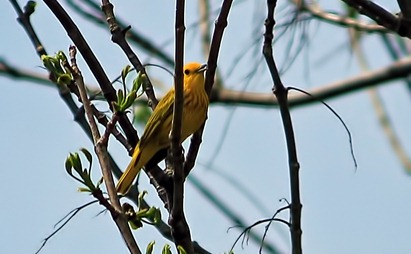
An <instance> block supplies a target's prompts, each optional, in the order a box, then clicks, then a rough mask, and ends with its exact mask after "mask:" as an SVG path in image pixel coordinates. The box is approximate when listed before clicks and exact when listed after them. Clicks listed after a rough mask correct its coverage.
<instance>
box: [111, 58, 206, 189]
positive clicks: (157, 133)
mask: <svg viewBox="0 0 411 254" xmlns="http://www.w3.org/2000/svg"><path fill="white" fill-rule="evenodd" d="M205 70H206V65H201V64H199V63H189V64H186V65H185V66H184V69H183V72H184V107H183V121H182V130H181V142H183V141H184V140H185V139H186V138H187V137H188V136H190V135H191V134H193V133H194V132H196V131H197V130H198V129H199V128H200V127H201V125H202V124H203V123H204V121H205V120H206V118H207V109H208V103H209V100H208V96H207V93H206V91H205V88H204V71H205ZM173 104H174V88H171V89H170V91H169V92H167V94H166V95H165V96H164V97H163V98H162V99H161V100H160V102H159V103H158V105H157V107H156V108H155V110H154V111H153V114H152V115H151V116H150V118H149V120H148V122H147V124H146V127H145V129H144V133H143V135H142V136H141V139H140V141H139V142H138V143H137V145H136V147H135V149H134V153H133V157H132V159H131V162H130V164H129V165H128V166H127V168H126V170H125V171H124V173H123V175H122V176H121V177H120V180H119V181H118V183H117V187H116V188H117V192H118V193H121V194H126V193H127V192H128V191H129V189H130V187H131V185H132V183H133V181H134V179H135V178H136V176H137V174H138V172H140V170H141V168H143V167H144V166H145V165H146V164H147V163H148V162H149V161H150V159H151V158H153V156H154V155H155V154H156V153H157V152H159V151H160V150H162V149H164V148H167V147H168V146H169V145H170V140H169V134H170V131H171V122H172V118H173Z"/></svg>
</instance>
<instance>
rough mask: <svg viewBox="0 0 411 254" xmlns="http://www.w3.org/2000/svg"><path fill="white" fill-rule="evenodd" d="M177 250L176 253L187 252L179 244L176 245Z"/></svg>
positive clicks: (185, 253)
mask: <svg viewBox="0 0 411 254" xmlns="http://www.w3.org/2000/svg"><path fill="white" fill-rule="evenodd" d="M177 250H178V254H187V252H186V250H185V249H184V248H183V247H182V246H180V245H178V246H177Z"/></svg>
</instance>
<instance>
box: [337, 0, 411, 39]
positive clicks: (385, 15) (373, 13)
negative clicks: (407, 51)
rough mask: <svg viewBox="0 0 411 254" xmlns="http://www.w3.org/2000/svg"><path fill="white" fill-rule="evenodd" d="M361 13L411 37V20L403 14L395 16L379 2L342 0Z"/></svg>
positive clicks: (399, 33)
mask: <svg viewBox="0 0 411 254" xmlns="http://www.w3.org/2000/svg"><path fill="white" fill-rule="evenodd" d="M342 1H344V2H345V3H346V4H347V5H349V6H351V7H352V8H354V9H356V10H357V11H358V12H359V13H361V14H363V15H365V16H367V17H369V18H370V19H372V20H374V21H375V22H377V24H380V25H382V26H384V27H386V28H388V29H390V30H392V31H394V32H396V33H398V35H400V36H404V37H408V38H411V25H410V24H411V21H410V20H408V19H404V18H403V17H402V16H395V15H393V14H392V13H390V12H389V11H387V10H385V9H384V8H382V7H381V6H379V5H378V4H376V3H374V2H372V1H369V0H342Z"/></svg>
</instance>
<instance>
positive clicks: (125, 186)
mask: <svg viewBox="0 0 411 254" xmlns="http://www.w3.org/2000/svg"><path fill="white" fill-rule="evenodd" d="M135 149H136V151H134V154H133V157H132V159H131V161H130V164H128V166H127V168H126V170H125V171H124V173H123V174H122V175H121V177H120V179H119V180H118V183H117V186H116V189H117V192H118V193H121V194H123V195H124V194H127V192H128V191H129V190H130V188H131V185H132V183H133V181H134V179H135V178H136V176H137V174H138V173H139V172H140V170H141V166H138V161H139V160H140V155H141V153H140V149H139V148H138V146H137V147H136V148H135Z"/></svg>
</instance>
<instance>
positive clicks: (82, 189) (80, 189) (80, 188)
mask: <svg viewBox="0 0 411 254" xmlns="http://www.w3.org/2000/svg"><path fill="white" fill-rule="evenodd" d="M77 191H78V192H91V190H90V189H89V188H84V187H79V188H78V189H77Z"/></svg>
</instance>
